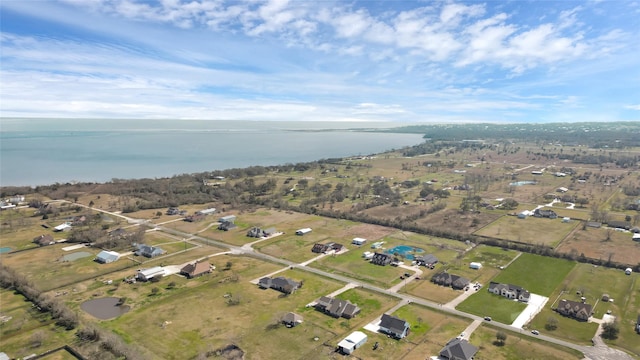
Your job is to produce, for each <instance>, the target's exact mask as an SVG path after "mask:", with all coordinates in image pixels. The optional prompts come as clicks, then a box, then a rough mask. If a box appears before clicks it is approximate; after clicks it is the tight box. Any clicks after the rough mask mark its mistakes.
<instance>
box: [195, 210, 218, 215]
mask: <svg viewBox="0 0 640 360" xmlns="http://www.w3.org/2000/svg"><path fill="white" fill-rule="evenodd" d="M215 212H216V208H209V209H204V210H199V211H196V214H198V215H211V214H213V213H215Z"/></svg>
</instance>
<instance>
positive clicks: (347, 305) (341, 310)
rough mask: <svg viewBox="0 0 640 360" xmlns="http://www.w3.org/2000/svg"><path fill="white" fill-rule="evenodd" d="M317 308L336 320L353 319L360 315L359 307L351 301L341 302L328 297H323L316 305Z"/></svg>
mask: <svg viewBox="0 0 640 360" xmlns="http://www.w3.org/2000/svg"><path fill="white" fill-rule="evenodd" d="M315 308H316V309H317V310H319V311H322V312H324V313H325V314H329V315H331V316H333V317H335V318H339V317H343V318H345V319H351V318H352V317H354V316H356V315H357V314H359V313H360V308H359V307H358V305H356V304H354V303H352V302H350V301H349V300H340V299H336V298H331V297H328V296H323V297H321V298H320V299H319V300H318V302H317V303H316V305H315Z"/></svg>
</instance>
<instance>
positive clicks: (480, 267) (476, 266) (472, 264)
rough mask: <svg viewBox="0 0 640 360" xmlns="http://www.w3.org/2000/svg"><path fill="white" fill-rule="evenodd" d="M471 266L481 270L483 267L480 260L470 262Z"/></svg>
mask: <svg viewBox="0 0 640 360" xmlns="http://www.w3.org/2000/svg"><path fill="white" fill-rule="evenodd" d="M469 267H470V268H471V269H476V270H479V269H482V264H481V263H479V262H472V263H470V264H469Z"/></svg>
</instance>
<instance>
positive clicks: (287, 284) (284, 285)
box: [258, 276, 302, 294]
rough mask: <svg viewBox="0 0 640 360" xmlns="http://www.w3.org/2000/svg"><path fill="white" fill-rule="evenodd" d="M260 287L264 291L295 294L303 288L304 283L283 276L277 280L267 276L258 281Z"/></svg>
mask: <svg viewBox="0 0 640 360" xmlns="http://www.w3.org/2000/svg"><path fill="white" fill-rule="evenodd" d="M258 286H260V287H261V288H263V289H274V290H278V291H280V292H283V293H285V294H293V293H294V292H295V291H296V290H297V289H298V288H300V287H301V286H302V283H299V282H296V281H293V280H291V279H287V278H285V277H282V276H278V277H275V278H270V277H268V276H265V277H263V278H262V279H260V280H259V281H258Z"/></svg>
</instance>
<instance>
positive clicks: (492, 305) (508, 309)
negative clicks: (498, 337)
mask: <svg viewBox="0 0 640 360" xmlns="http://www.w3.org/2000/svg"><path fill="white" fill-rule="evenodd" d="M526 307H527V305H526V304H524V303H521V302H519V301H514V300H510V299H507V298H505V297H503V296H500V295H495V294H492V293H490V292H489V291H488V290H487V286H484V287H482V288H481V289H480V290H478V291H477V292H476V293H475V294H473V295H471V296H469V297H468V298H467V299H466V300H465V301H463V302H462V303H461V304H460V305H458V306H457V307H456V309H457V310H460V311H464V312H468V313H471V314H474V315H478V316H481V317H484V316H491V318H493V320H495V321H498V322H501V323H505V324H511V323H512V322H513V321H514V320H515V319H516V318H517V317H518V315H520V313H521V312H522V311H523V310H524V309H525V308H526Z"/></svg>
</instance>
